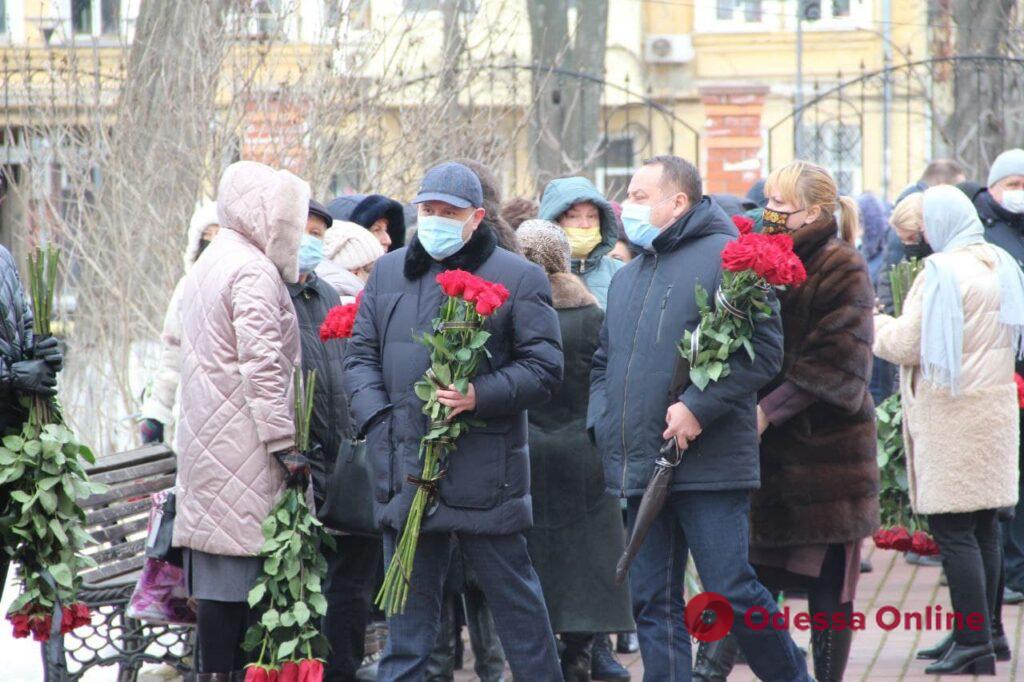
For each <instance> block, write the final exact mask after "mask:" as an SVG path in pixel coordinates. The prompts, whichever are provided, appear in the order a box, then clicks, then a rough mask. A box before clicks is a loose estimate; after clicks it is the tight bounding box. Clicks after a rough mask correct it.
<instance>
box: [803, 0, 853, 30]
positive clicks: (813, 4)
mask: <svg viewBox="0 0 1024 682" xmlns="http://www.w3.org/2000/svg"><path fill="white" fill-rule="evenodd" d="M796 1H797V2H800V3H802V4H801V5H800V8H801V9H802V10H803V17H804V30H812V31H813V30H816V29H817V30H829V29H832V30H836V29H838V30H851V29H856V28H858V27H865V28H870V23H871V5H872V3H871V2H870V0H796ZM786 20H787V21H786V23H787V28H788V29H795V28H796V16H795V14H794V15H792V16H789V15H788V14H787V17H786Z"/></svg>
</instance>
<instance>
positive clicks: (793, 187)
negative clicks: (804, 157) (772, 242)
mask: <svg viewBox="0 0 1024 682" xmlns="http://www.w3.org/2000/svg"><path fill="white" fill-rule="evenodd" d="M774 192H778V193H779V194H781V195H782V198H783V199H784V200H785V201H786V203H790V204H793V205H795V206H800V207H803V208H808V209H809V208H811V207H812V206H820V207H821V210H822V211H824V212H825V213H828V214H832V213H835V211H836V209H837V208H838V209H840V216H839V235H840V236H841V237H842V239H843V241H845V242H848V243H850V244H854V243H855V242H856V240H857V232H858V230H859V229H860V217H859V215H858V212H857V202H856V201H854V200H853V199H851V198H850V197H847V196H839V188H838V187H836V181H835V180H833V179H832V176H831V175H830V174H829V172H828V171H827V170H825V169H824V168H822V167H821V166H819V165H818V164H816V163H811V162H810V161H792V162H790V163H788V164H786V165H785V166H783V167H782V168H776V169H775V170H773V171H772V172H771V174H769V175H768V179H767V180H765V183H764V193H765V194H766V195H768V194H772V193H774Z"/></svg>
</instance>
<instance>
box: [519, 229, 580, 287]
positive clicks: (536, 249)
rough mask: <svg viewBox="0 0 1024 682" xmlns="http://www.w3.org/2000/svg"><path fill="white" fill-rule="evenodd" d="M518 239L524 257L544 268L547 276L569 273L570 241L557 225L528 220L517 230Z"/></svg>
mask: <svg viewBox="0 0 1024 682" xmlns="http://www.w3.org/2000/svg"><path fill="white" fill-rule="evenodd" d="M516 238H517V239H518V240H519V248H521V249H522V251H523V255H524V256H525V257H526V258H527V259H528V260H530V261H532V262H534V263H536V264H537V265H539V266H541V267H542V268H544V271H545V272H546V273H547V274H549V275H553V274H555V273H558V272H569V256H570V253H571V249H570V247H569V239H568V237H566V236H565V232H564V231H563V230H562V228H560V227H559V226H558V225H556V224H555V223H553V222H551V221H550V220H527V221H526V222H524V223H523V224H522V225H520V226H519V229H518V230H516Z"/></svg>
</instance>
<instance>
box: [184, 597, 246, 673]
mask: <svg viewBox="0 0 1024 682" xmlns="http://www.w3.org/2000/svg"><path fill="white" fill-rule="evenodd" d="M250 611H251V610H250V609H249V605H248V604H246V603H245V602H236V601H213V600H211V599H197V600H196V648H197V649H198V652H197V656H196V658H197V665H196V668H197V672H200V673H230V672H233V671H235V670H242V669H243V668H245V666H246V664H248V663H249V662H250V656H249V654H248V653H247V652H245V651H243V650H242V642H243V641H245V632H246V630H248V629H249V626H250V625H252V618H251V612H250Z"/></svg>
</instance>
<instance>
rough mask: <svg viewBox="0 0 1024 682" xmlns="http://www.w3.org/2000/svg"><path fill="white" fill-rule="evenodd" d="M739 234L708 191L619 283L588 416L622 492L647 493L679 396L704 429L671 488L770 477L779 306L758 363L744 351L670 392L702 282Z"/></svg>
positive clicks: (762, 330)
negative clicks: (767, 399)
mask: <svg viewBox="0 0 1024 682" xmlns="http://www.w3.org/2000/svg"><path fill="white" fill-rule="evenodd" d="M737 236H738V233H737V231H736V228H735V227H734V226H733V224H732V221H731V220H730V219H729V217H728V216H726V214H725V212H724V211H722V209H721V208H719V207H718V206H717V205H715V204H714V203H712V201H711V200H710V199H709V198H708V197H704V198H703V199H701V201H700V202H699V203H697V204H696V205H695V206H694V207H693V208H691V209H690V210H689V211H688V212H687V213H685V214H684V215H683V216H682V217H681V218H679V220H677V221H676V222H675V223H674V224H673V225H671V226H670V227H668V228H666V229H665V230H664V231H663V232H662V233H661V234H660V235H659V236H658V237H657V238H656V239H655V240H654V245H653V249H654V251H653V253H651V252H645V253H644V254H643V255H641V256H640V257H638V258H636V259H634V260H633V261H631V262H630V263H629V264H628V265H626V266H625V267H624V268H623V269H622V270H621V271H620V272H619V273H618V275H616V277H615V281H614V282H612V286H611V290H610V291H609V293H608V311H607V316H606V317H605V321H604V326H603V327H602V329H601V343H600V347H599V348H598V351H597V353H596V354H595V355H594V369H593V373H592V375H591V383H590V406H589V412H588V418H587V425H588V427H589V428H591V429H593V434H594V437H595V439H596V441H597V445H598V447H599V448H600V450H601V452H602V454H603V456H604V464H605V485H606V486H607V488H608V490H609V491H611V492H614V493H615V494H617V495H622V496H633V495H642V494H643V492H644V489H645V488H646V487H647V483H648V481H650V478H651V474H652V473H653V470H654V461H655V459H656V458H657V456H658V450H659V448H660V446H661V444H662V442H663V440H662V437H661V434H662V433H663V432H664V430H665V413H666V411H667V410H668V407H669V405H670V404H672V403H674V402H676V401H677V400H681V401H682V402H683V403H684V404H685V405H686V406H687V407H688V408H689V409H690V411H691V412H692V413H693V415H694V416H695V417H696V418H697V420H698V421H699V422H700V424H701V427H702V429H703V433H702V434H701V435H700V437H699V438H698V439H697V440H695V441H694V442H693V443H691V445H690V447H689V449H688V450H687V451H686V454H685V455H684V456H683V462H682V464H681V465H680V466H679V467H678V468H677V469H676V471H675V475H674V477H673V482H672V486H671V488H670V489H671V490H673V491H675V490H734V489H752V488H756V487H758V485H759V483H760V472H759V467H758V438H757V416H756V407H757V391H758V389H760V388H761V387H762V386H764V385H765V384H767V383H768V382H770V381H771V380H772V379H773V378H774V377H775V375H776V374H777V373H778V372H779V369H780V368H781V366H782V326H781V321H780V318H779V315H778V314H777V313H776V314H774V315H773V316H772V317H771V318H770V319H769V320H766V321H764V322H761V323H759V324H758V325H757V327H756V331H755V335H754V339H753V346H754V352H755V355H756V357H755V359H754V361H753V362H751V361H750V360H749V358H748V357H747V355H746V354H745V353H742V352H741V353H738V354H734V355H733V356H732V357H731V358H730V367H731V372H730V374H729V376H727V377H726V378H724V379H721V380H719V381H717V382H714V383H711V384H710V385H708V387H707V388H706V389H705V390H704V391H700V390H698V389H697V387H696V386H692V385H690V386H689V387H688V388H686V389H685V390H684V391H683V393H682V395H678V396H675V395H674V396H670V395H669V387H670V385H671V381H672V374H673V370H674V368H675V365H676V362H677V359H678V357H679V355H678V351H677V350H676V344H677V343H678V342H679V341H680V339H682V337H683V332H684V331H686V330H687V329H694V328H695V327H696V326H697V322H698V321H699V319H700V311H699V309H698V307H697V303H696V299H695V296H694V286H695V285H696V284H700V285H701V286H703V287H704V289H705V290H706V291H708V292H713V291H715V289H716V288H717V287H718V284H719V282H720V280H721V275H722V271H721V251H722V249H723V248H724V247H725V245H726V244H727V243H728V242H730V241H732V240H733V239H735V238H736V237H737ZM773 306H774V307H775V308H776V309H777V307H778V306H777V303H775V302H774V301H773Z"/></svg>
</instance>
